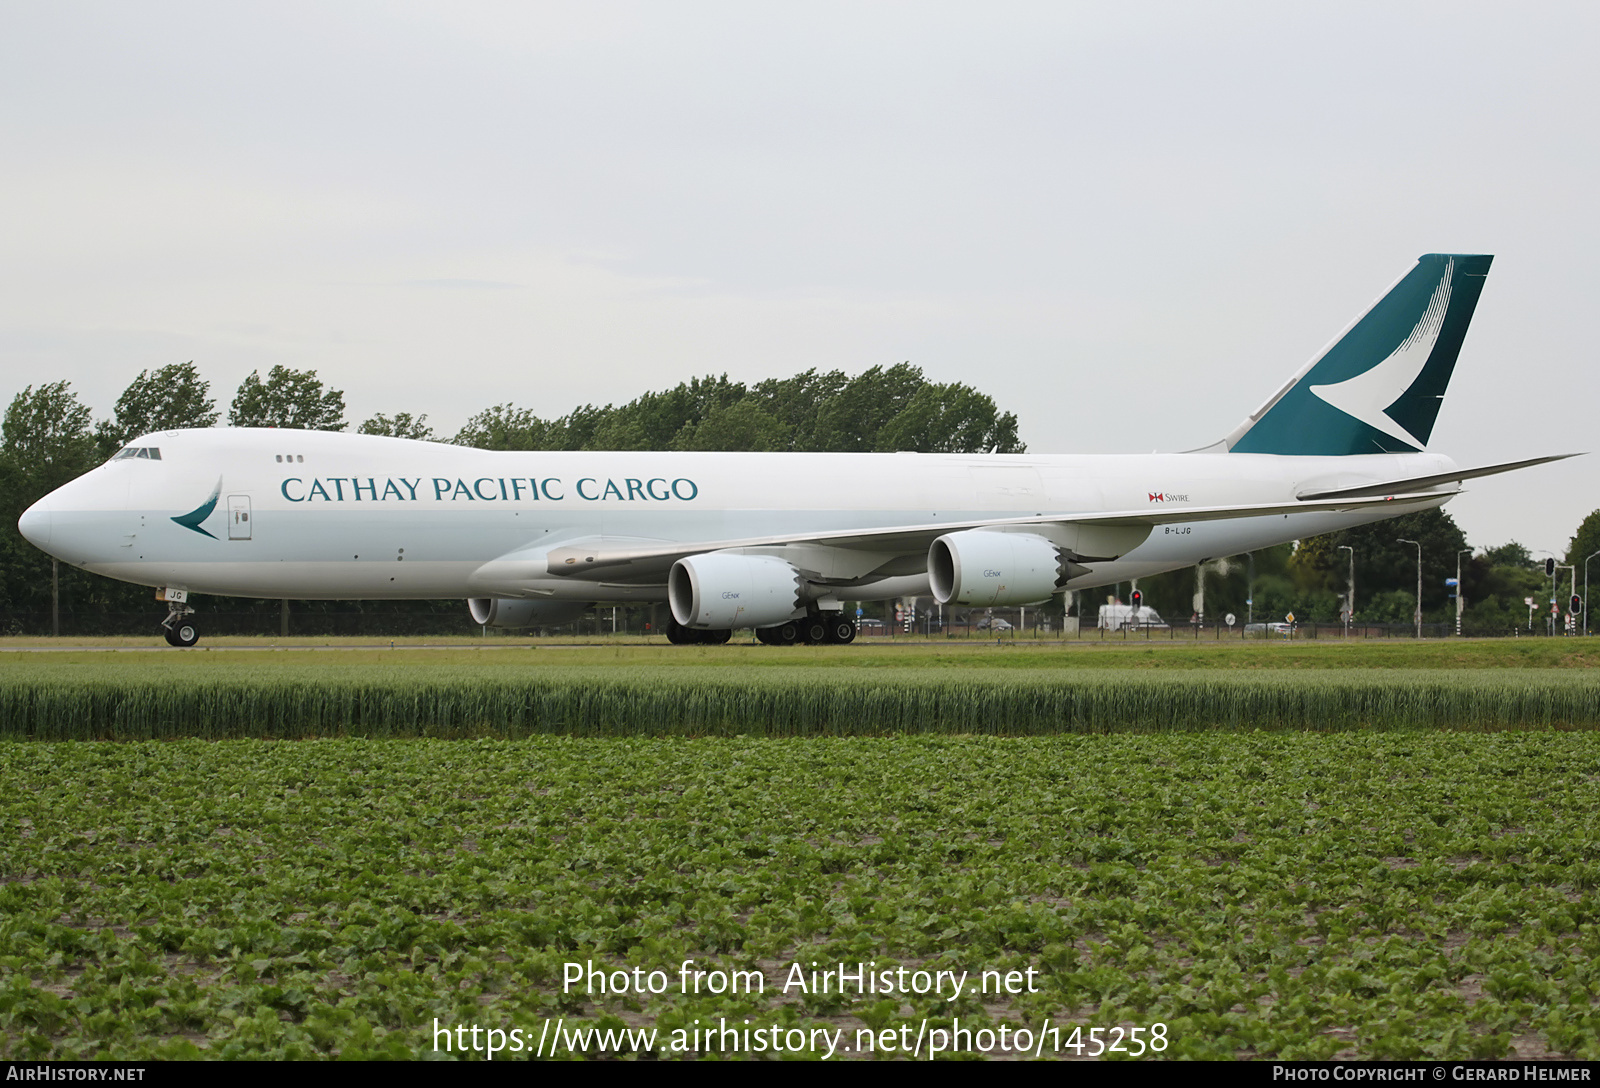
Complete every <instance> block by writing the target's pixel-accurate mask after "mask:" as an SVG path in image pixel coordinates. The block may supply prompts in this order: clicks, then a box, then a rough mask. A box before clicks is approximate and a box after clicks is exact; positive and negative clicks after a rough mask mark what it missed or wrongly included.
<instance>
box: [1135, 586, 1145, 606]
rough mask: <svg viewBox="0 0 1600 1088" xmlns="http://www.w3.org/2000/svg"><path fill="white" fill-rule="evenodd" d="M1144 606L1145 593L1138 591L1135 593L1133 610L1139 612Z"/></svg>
mask: <svg viewBox="0 0 1600 1088" xmlns="http://www.w3.org/2000/svg"><path fill="white" fill-rule="evenodd" d="M1142 604H1144V592H1143V591H1142V590H1138V589H1136V590H1134V591H1133V610H1134V611H1135V612H1138V611H1139V606H1140V605H1142Z"/></svg>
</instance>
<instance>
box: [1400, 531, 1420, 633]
mask: <svg viewBox="0 0 1600 1088" xmlns="http://www.w3.org/2000/svg"><path fill="white" fill-rule="evenodd" d="M1400 543H1402V544H1416V545H1417V612H1416V620H1417V638H1419V639H1420V638H1421V637H1422V545H1421V544H1420V543H1418V542H1417V541H1415V540H1402V541H1400Z"/></svg>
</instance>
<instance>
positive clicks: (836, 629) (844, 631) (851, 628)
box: [828, 616, 856, 646]
mask: <svg viewBox="0 0 1600 1088" xmlns="http://www.w3.org/2000/svg"><path fill="white" fill-rule="evenodd" d="M855 640H856V621H855V620H852V619H848V618H847V617H845V616H839V617H836V618H834V619H830V620H829V621H828V641H829V642H835V643H838V644H839V645H840V646H847V645H849V644H850V643H852V642H854V641H855Z"/></svg>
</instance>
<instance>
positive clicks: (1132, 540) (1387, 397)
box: [19, 253, 1556, 646]
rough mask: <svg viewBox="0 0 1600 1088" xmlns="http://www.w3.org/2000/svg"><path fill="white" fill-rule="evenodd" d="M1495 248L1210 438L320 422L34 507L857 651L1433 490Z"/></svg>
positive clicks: (162, 568) (216, 548) (157, 458)
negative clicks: (861, 625)
mask: <svg viewBox="0 0 1600 1088" xmlns="http://www.w3.org/2000/svg"><path fill="white" fill-rule="evenodd" d="M1490 261H1491V258H1490V257H1487V256H1478V255H1465V254H1439V253H1434V254H1428V255H1426V256H1424V257H1421V258H1420V259H1418V261H1417V262H1416V264H1415V265H1414V266H1412V268H1411V269H1410V270H1409V271H1407V273H1406V274H1405V275H1404V276H1402V277H1401V278H1400V279H1399V280H1398V281H1397V282H1396V283H1395V284H1394V285H1393V286H1392V287H1391V288H1390V289H1389V290H1388V291H1387V292H1386V293H1385V294H1384V295H1383V296H1381V297H1380V298H1379V299H1378V300H1377V301H1376V302H1374V303H1373V304H1372V306H1371V307H1370V308H1368V310H1367V311H1366V312H1365V313H1363V314H1362V315H1361V316H1360V317H1358V318H1357V319H1356V320H1355V321H1354V322H1353V323H1352V324H1351V325H1350V326H1349V327H1348V328H1347V329H1346V330H1345V331H1344V332H1343V333H1341V334H1340V335H1339V336H1337V337H1335V338H1334V340H1333V341H1332V342H1331V343H1330V344H1329V345H1328V346H1327V347H1326V348H1324V349H1323V351H1322V352H1321V353H1320V354H1318V355H1317V356H1316V357H1315V358H1314V359H1312V361H1311V362H1309V363H1307V364H1306V366H1305V367H1303V368H1302V369H1301V370H1300V372H1299V373H1297V374H1296V375H1295V376H1294V377H1293V378H1291V379H1290V380H1289V381H1288V382H1287V383H1286V384H1285V385H1284V386H1283V388H1282V389H1280V390H1279V391H1278V392H1277V393H1275V394H1274V395H1273V396H1271V397H1270V398H1268V400H1267V401H1266V403H1265V404H1263V405H1262V406H1261V407H1260V408H1259V409H1257V410H1256V411H1254V412H1252V413H1251V414H1250V415H1249V416H1247V417H1246V418H1245V420H1244V421H1243V422H1242V423H1240V424H1239V425H1238V426H1237V427H1235V428H1234V429H1233V431H1231V432H1230V433H1229V434H1228V435H1227V437H1225V438H1223V439H1222V440H1221V441H1219V442H1217V443H1216V444H1214V445H1212V446H1209V447H1206V448H1205V449H1201V450H1194V451H1191V452H1188V453H1177V454H1149V455H1117V456H1065V455H1063V456H1034V455H1016V456H994V455H991V456H976V455H954V454H894V453H886V454H828V453H667V452H662V453H639V452H627V453H589V452H575V453H574V452H492V451H485V450H477V449H470V448H466V447H461V446H454V445H446V444H442V443H434V442H416V441H410V440H406V439H397V438H380V437H373V436H367V435H352V434H341V433H330V432H325V431H298V430H257V429H210V430H177V431H164V432H159V433H155V434H150V435H146V436H144V437H142V438H139V439H136V440H135V441H133V442H132V443H131V444H130V445H129V446H127V447H126V448H124V449H123V450H121V451H120V452H119V453H117V455H116V456H115V457H113V458H112V459H111V460H110V461H108V462H107V463H106V464H104V465H101V466H100V467H99V468H96V469H94V470H93V471H91V472H89V473H86V474H85V475H83V476H81V477H79V478H78V479H76V480H74V481H72V482H71V483H69V484H67V485H66V486H64V487H61V488H59V489H57V490H56V491H54V492H52V493H51V494H50V495H48V496H46V497H45V498H43V499H41V500H40V501H39V502H37V503H35V504H34V505H33V506H32V507H30V508H29V509H28V511H27V512H26V513H24V514H23V516H22V519H21V521H20V523H19V528H20V529H21V531H22V533H23V535H24V536H26V537H27V538H28V539H29V540H30V541H32V542H33V543H34V544H36V545H37V546H38V547H40V548H42V549H44V550H45V551H46V552H49V553H50V554H51V555H54V556H57V557H58V558H60V559H61V560H63V561H65V562H68V563H72V564H75V565H77V566H79V567H82V568H83V569H85V570H89V571H94V572H95V573H97V574H104V575H107V576H109V577H112V578H120V579H122V580H124V581H128V582H136V583H140V584H143V585H149V586H154V587H156V589H157V596H158V597H159V598H160V599H162V600H164V601H166V602H167V604H168V615H167V618H166V620H165V621H164V623H163V627H164V629H165V631H166V634H167V639H168V641H169V642H171V643H173V644H174V645H178V646H192V645H193V644H194V643H195V642H196V640H197V639H198V638H199V630H198V628H197V627H196V625H195V623H194V620H193V612H192V610H191V608H190V605H189V603H188V602H189V599H190V597H191V596H192V595H194V594H198V593H215V594H228V595H236V596H253V597H273V598H290V599H296V600H305V599H372V598H384V597H399V598H441V597H463V598H467V599H468V605H469V607H470V608H471V610H472V615H473V617H474V619H476V620H477V621H478V622H479V623H485V624H491V625H496V626H506V627H523V626H531V625H535V624H548V623H557V622H562V621H564V620H566V619H570V618H572V617H573V616H575V615H576V614H577V613H578V612H579V611H581V610H582V609H583V608H585V607H587V606H588V605H591V604H595V603H600V602H608V603H610V602H637V601H664V602H667V603H669V604H670V608H671V614H672V619H671V622H670V624H669V630H668V635H669V637H670V638H671V639H672V641H674V642H722V641H726V640H727V638H728V636H729V634H730V632H731V631H733V630H734V629H735V628H754V629H755V631H756V633H757V635H758V636H759V637H760V638H761V639H762V641H764V642H772V643H794V642H814V643H815V642H849V641H850V640H851V639H852V638H854V637H855V625H854V622H853V620H852V619H851V617H850V615H849V614H848V613H847V612H846V611H845V609H844V607H843V605H844V602H846V601H870V600H884V599H889V598H895V597H903V596H919V595H930V594H931V595H932V596H933V597H934V598H936V599H937V600H939V601H940V602H941V603H944V604H954V605H969V606H996V605H1023V604H1032V603H1035V602H1039V601H1043V600H1046V599H1048V598H1050V597H1051V596H1052V595H1054V594H1056V593H1059V592H1061V591H1062V590H1069V589H1088V588H1091V587H1094V586H1102V585H1110V584H1112V583H1116V582H1121V581H1128V580H1130V579H1133V578H1141V577H1145V576H1148V575H1152V574H1157V573H1160V572H1162V571H1168V570H1174V569H1177V568H1180V567H1186V566H1192V565H1193V564H1195V563H1197V562H1201V561H1203V560H1206V559H1208V558H1212V557H1215V556H1224V555H1236V554H1239V553H1243V552H1247V551H1254V550H1256V549H1260V548H1265V547H1269V546H1271V545H1274V544H1281V543H1284V542H1285V541H1290V540H1297V539H1303V538H1306V537H1310V536H1315V535H1317V534H1320V533H1328V532H1333V531H1335V530H1338V529H1344V528H1348V527H1350V526H1353V525H1359V524H1362V523H1364V522H1371V521H1377V520H1380V519H1382V518H1389V517H1394V516H1396V515H1398V514H1404V513H1409V512H1412V511H1416V510H1423V509H1428V508H1430V507H1437V506H1440V505H1442V504H1443V503H1445V502H1447V501H1449V499H1450V498H1451V497H1452V496H1453V495H1455V494H1457V493H1458V491H1459V489H1460V486H1461V483H1462V481H1464V480H1468V479H1471V478H1474V477H1478V476H1487V475H1490V474H1493V473H1497V472H1505V471H1509V470H1511V469H1515V468H1522V467H1524V466H1527V465H1534V464H1539V463H1541V462H1544V461H1551V460H1555V459H1556V458H1554V457H1540V458H1535V459H1532V460H1527V461H1518V462H1514V463H1510V464H1498V465H1489V466H1485V467H1481V468H1470V469H1462V468H1459V467H1458V466H1457V465H1456V463H1455V462H1454V461H1452V460H1451V459H1450V458H1448V457H1445V456H1443V455H1442V454H1437V453H1429V452H1426V446H1427V442H1428V438H1429V435H1430V434H1431V433H1432V430H1433V424H1434V419H1435V417H1436V416H1437V415H1438V411H1439V405H1440V400H1441V398H1442V397H1443V396H1444V392H1445V388H1446V386H1447V384H1448V383H1449V381H1450V376H1451V373H1452V371H1453V370H1454V368H1455V364H1456V358H1457V355H1458V354H1459V352H1460V350H1461V344H1462V340H1463V339H1464V337H1465V336H1466V332H1467V325H1468V323H1469V322H1470V321H1471V319H1472V312H1473V308H1474V306H1475V305H1476V304H1477V301H1478V295H1479V293H1480V291H1481V290H1482V288H1483V281H1484V277H1485V276H1486V275H1487V274H1488V271H1489V263H1490Z"/></svg>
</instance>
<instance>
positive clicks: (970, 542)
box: [928, 529, 1073, 608]
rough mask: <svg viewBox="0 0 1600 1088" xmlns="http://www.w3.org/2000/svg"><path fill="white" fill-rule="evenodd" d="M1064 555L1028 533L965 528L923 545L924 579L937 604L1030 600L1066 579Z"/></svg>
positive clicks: (1042, 597) (1053, 589)
mask: <svg viewBox="0 0 1600 1088" xmlns="http://www.w3.org/2000/svg"><path fill="white" fill-rule="evenodd" d="M1072 565H1073V564H1069V562H1068V560H1067V557H1066V555H1065V554H1064V553H1063V552H1062V550H1061V549H1060V548H1058V547H1056V545H1054V544H1052V543H1050V542H1049V541H1048V540H1046V539H1044V537H1041V536H1034V535H1032V534H1031V533H997V532H994V531H992V530H985V529H969V530H966V531H965V532H960V533H946V534H945V535H944V536H941V537H940V538H939V539H937V540H935V541H934V542H933V543H932V544H931V545H930V546H929V547H928V583H929V585H930V586H932V588H933V596H934V598H935V599H936V600H938V602H939V603H940V604H964V605H976V606H978V607H980V608H987V607H989V606H992V605H1018V604H1033V603H1034V602H1035V601H1042V600H1045V599H1046V598H1047V597H1049V596H1050V595H1051V594H1053V593H1055V592H1056V590H1057V589H1059V588H1060V587H1062V586H1064V585H1066V584H1067V579H1068V578H1069V577H1071V573H1070V572H1069V567H1070V566H1072Z"/></svg>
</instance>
